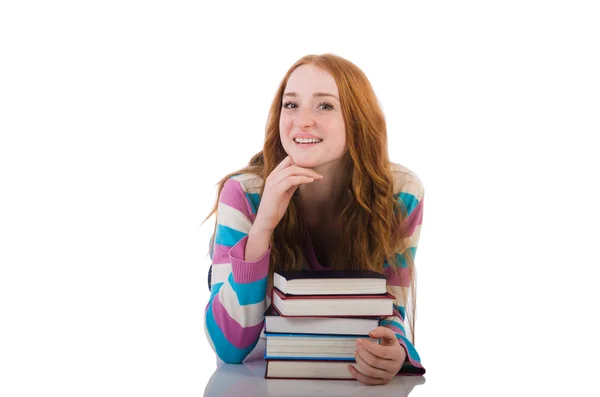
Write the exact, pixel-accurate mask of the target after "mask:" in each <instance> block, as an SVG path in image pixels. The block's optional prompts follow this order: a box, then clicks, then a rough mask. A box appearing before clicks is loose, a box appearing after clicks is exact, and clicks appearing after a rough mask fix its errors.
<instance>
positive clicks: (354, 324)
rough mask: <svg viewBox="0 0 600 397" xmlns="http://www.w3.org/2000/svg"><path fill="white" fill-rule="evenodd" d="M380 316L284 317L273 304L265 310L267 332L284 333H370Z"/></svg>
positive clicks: (376, 325) (377, 323)
mask: <svg viewBox="0 0 600 397" xmlns="http://www.w3.org/2000/svg"><path fill="white" fill-rule="evenodd" d="M378 326H379V317H284V316H281V315H280V314H279V313H278V312H277V310H275V309H274V307H273V306H269V308H268V309H267V311H266V312H265V332H269V333H282V334H291V333H297V334H338V335H368V334H369V332H371V331H373V330H374V329H375V328H377V327H378Z"/></svg>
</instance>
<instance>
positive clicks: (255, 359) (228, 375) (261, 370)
mask: <svg viewBox="0 0 600 397" xmlns="http://www.w3.org/2000/svg"><path fill="white" fill-rule="evenodd" d="M263 354H264V340H263V339H261V340H260V341H259V343H258V345H257V346H256V348H255V349H254V350H253V351H252V353H250V355H249V356H248V357H247V358H246V360H245V361H244V362H243V363H242V364H226V363H223V362H222V361H220V360H219V361H218V362H217V369H216V370H215V372H214V373H213V375H212V376H211V378H210V380H209V381H208V384H207V385H206V389H205V390H204V396H211V397H212V396H215V397H216V396H219V397H229V396H231V397H238V396H245V397H254V396H257V397H258V396H261V397H263V396H282V397H283V396H297V397H306V396H323V397H329V396H345V397H350V396H361V397H363V396H364V397H368V396H378V397H385V396H390V397H391V396H393V397H405V396H408V395H409V393H410V392H411V391H412V390H413V388H414V387H415V386H417V385H422V384H424V383H425V377H423V376H397V377H395V378H394V379H393V380H392V381H391V382H390V383H388V384H387V385H382V386H367V385H363V384H361V383H360V382H358V381H355V380H297V379H265V367H266V362H265V360H264V358H263Z"/></svg>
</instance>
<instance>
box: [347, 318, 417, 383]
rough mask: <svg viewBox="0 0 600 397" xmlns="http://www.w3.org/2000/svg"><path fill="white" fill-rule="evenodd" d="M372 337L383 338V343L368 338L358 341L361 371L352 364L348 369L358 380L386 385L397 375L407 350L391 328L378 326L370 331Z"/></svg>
mask: <svg viewBox="0 0 600 397" xmlns="http://www.w3.org/2000/svg"><path fill="white" fill-rule="evenodd" d="M369 336H371V337H372V338H378V339H381V343H380V344H377V343H373V342H371V341H369V340H367V339H358V340H357V342H356V353H355V356H356V364H358V366H359V368H360V369H361V371H360V372H359V371H358V370H357V369H356V368H354V367H353V366H352V365H350V366H349V367H348V370H349V371H350V373H351V374H352V376H353V377H354V378H356V380H358V381H359V382H361V383H364V384H366V385H384V384H386V383H388V382H389V381H390V380H392V379H393V378H394V376H396V374H397V373H398V371H400V368H401V367H402V364H403V363H404V360H406V350H405V349H404V347H402V345H401V344H400V343H399V342H398V338H396V335H395V334H394V331H392V330H391V329H389V328H386V327H377V328H375V329H374V330H373V331H371V332H369Z"/></svg>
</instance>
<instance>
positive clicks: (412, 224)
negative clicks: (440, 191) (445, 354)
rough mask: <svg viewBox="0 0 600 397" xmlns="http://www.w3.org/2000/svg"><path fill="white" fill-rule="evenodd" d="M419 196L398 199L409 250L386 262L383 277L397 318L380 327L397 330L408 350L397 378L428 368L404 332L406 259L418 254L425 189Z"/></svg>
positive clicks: (400, 340) (382, 323) (413, 195)
mask: <svg viewBox="0 0 600 397" xmlns="http://www.w3.org/2000/svg"><path fill="white" fill-rule="evenodd" d="M418 192H420V193H417V192H415V191H413V193H414V194H411V193H407V192H401V193H400V194H399V195H398V200H400V201H401V205H402V207H403V208H404V209H405V211H406V214H407V218H406V225H407V231H408V233H407V234H408V236H407V238H408V239H409V247H408V249H407V250H406V251H405V252H403V253H399V254H397V255H396V261H395V262H396V263H395V264H393V265H390V264H389V263H388V262H387V261H386V262H385V264H384V268H383V271H384V274H385V275H386V277H387V289H388V291H389V292H390V293H391V294H392V295H394V296H395V297H396V300H395V302H394V315H393V316H391V317H387V318H385V319H382V320H381V323H380V325H382V326H385V327H388V328H390V329H392V330H393V331H394V333H395V334H396V337H397V338H398V342H399V343H400V345H402V347H404V349H405V350H406V361H405V362H404V364H403V365H402V368H401V369H400V371H399V372H398V375H423V374H425V368H424V367H423V365H422V364H421V358H420V357H419V353H418V352H417V350H416V349H415V346H414V345H413V344H412V342H411V341H410V340H409V339H408V338H407V335H406V330H405V321H404V320H405V318H406V302H405V296H408V288H409V287H410V275H409V272H408V268H407V263H406V256H407V255H411V256H412V259H413V262H414V258H415V255H416V252H417V245H418V242H419V236H420V233H421V224H422V221H423V189H422V186H420V189H418Z"/></svg>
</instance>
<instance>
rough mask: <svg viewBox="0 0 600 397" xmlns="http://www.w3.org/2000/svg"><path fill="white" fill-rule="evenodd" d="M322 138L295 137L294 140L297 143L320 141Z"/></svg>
mask: <svg viewBox="0 0 600 397" xmlns="http://www.w3.org/2000/svg"><path fill="white" fill-rule="evenodd" d="M321 141H322V139H316V138H294V142H296V143H319V142H321Z"/></svg>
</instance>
